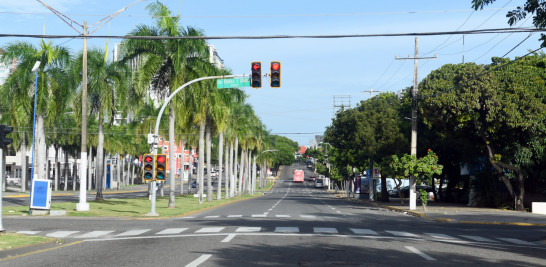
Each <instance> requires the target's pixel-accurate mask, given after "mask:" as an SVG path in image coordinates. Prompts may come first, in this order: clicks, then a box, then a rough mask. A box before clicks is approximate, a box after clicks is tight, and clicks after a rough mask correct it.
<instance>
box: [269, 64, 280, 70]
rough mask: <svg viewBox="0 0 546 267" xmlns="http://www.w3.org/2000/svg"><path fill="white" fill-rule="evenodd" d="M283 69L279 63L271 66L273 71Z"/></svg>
mask: <svg viewBox="0 0 546 267" xmlns="http://www.w3.org/2000/svg"><path fill="white" fill-rule="evenodd" d="M280 68H281V65H279V64H278V63H272V64H271V69H272V70H279V69H280Z"/></svg>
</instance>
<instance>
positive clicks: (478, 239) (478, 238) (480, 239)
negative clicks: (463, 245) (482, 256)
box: [460, 235, 499, 243]
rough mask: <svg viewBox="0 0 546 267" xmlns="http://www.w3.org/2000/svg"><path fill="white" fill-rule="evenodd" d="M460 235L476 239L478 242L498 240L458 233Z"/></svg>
mask: <svg viewBox="0 0 546 267" xmlns="http://www.w3.org/2000/svg"><path fill="white" fill-rule="evenodd" d="M460 236H462V237H464V238H468V239H471V240H474V241H478V242H488V243H499V242H497V241H495V240H492V239H488V238H485V237H481V236H475V235H460Z"/></svg>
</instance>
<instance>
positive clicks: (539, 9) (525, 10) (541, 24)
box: [472, 0, 546, 47]
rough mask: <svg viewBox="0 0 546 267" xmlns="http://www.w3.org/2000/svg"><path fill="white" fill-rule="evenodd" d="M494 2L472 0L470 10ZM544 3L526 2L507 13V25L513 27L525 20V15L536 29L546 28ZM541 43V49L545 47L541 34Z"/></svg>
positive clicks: (481, 7) (545, 42)
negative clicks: (528, 16) (531, 17)
mask: <svg viewBox="0 0 546 267" xmlns="http://www.w3.org/2000/svg"><path fill="white" fill-rule="evenodd" d="M495 1H496V0H472V8H474V9H475V10H478V9H483V8H484V7H485V6H487V5H489V4H492V3H493V2H495ZM545 9H546V2H544V1H540V0H527V2H525V4H524V5H523V7H521V6H518V7H517V9H515V10H512V11H509V12H508V13H507V14H506V17H507V18H508V24H510V26H513V25H514V24H515V23H516V22H518V21H520V20H522V19H525V18H526V17H527V15H530V14H532V15H533V25H535V27H536V28H537V29H544V28H546V13H545V12H544V10H545ZM540 36H541V37H540V40H541V41H542V47H545V46H546V35H544V34H543V33H542V34H541V35H540Z"/></svg>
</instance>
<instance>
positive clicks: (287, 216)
mask: <svg viewBox="0 0 546 267" xmlns="http://www.w3.org/2000/svg"><path fill="white" fill-rule="evenodd" d="M275 216H276V217H277V218H290V217H292V216H290V215H282V214H281V215H275Z"/></svg>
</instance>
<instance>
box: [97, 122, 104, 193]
mask: <svg viewBox="0 0 546 267" xmlns="http://www.w3.org/2000/svg"><path fill="white" fill-rule="evenodd" d="M104 158H105V157H104V123H103V119H102V115H100V113H99V138H98V142H97V158H96V159H95V163H96V167H95V188H96V189H97V195H96V197H95V200H99V201H102V200H104V197H103V196H102V187H103V176H104V173H105V171H104V167H105V165H104Z"/></svg>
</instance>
